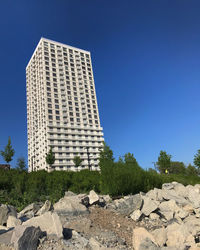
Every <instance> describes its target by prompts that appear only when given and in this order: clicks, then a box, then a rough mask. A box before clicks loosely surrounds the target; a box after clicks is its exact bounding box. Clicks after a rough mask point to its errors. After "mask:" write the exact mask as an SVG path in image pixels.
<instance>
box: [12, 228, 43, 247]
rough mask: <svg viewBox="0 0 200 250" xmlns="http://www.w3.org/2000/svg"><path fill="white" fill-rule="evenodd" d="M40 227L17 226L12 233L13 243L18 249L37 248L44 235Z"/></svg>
mask: <svg viewBox="0 0 200 250" xmlns="http://www.w3.org/2000/svg"><path fill="white" fill-rule="evenodd" d="M42 235H43V234H42V231H41V230H40V228H39V227H38V228H35V227H26V226H23V225H20V226H17V227H16V228H15V229H14V231H13V234H12V238H11V243H13V244H14V247H15V249H16V250H36V249H37V244H38V240H39V238H40V237H42Z"/></svg>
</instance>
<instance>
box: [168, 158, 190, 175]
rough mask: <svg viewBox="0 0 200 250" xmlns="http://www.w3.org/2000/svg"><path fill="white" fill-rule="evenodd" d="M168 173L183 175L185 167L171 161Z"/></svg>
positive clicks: (182, 164) (178, 162)
mask: <svg viewBox="0 0 200 250" xmlns="http://www.w3.org/2000/svg"><path fill="white" fill-rule="evenodd" d="M169 172H170V174H185V173H186V167H185V165H184V163H183V162H180V161H171V163H170V168H169Z"/></svg>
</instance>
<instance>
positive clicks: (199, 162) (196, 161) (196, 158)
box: [193, 150, 200, 171]
mask: <svg viewBox="0 0 200 250" xmlns="http://www.w3.org/2000/svg"><path fill="white" fill-rule="evenodd" d="M193 162H194V165H195V166H196V167H197V168H198V170H199V171H200V150H198V151H197V154H196V155H195V156H194V160H193Z"/></svg>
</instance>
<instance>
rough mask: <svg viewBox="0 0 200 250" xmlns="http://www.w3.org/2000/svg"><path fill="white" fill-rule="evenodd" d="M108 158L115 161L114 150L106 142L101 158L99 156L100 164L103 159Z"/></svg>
mask: <svg viewBox="0 0 200 250" xmlns="http://www.w3.org/2000/svg"><path fill="white" fill-rule="evenodd" d="M105 160H108V161H111V162H113V161H114V157H113V151H112V150H111V149H110V147H109V146H108V145H106V143H105V142H104V143H103V148H102V150H101V151H100V158H99V162H100V165H101V163H102V162H103V161H105Z"/></svg>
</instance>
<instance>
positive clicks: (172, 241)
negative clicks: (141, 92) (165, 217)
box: [166, 223, 190, 249]
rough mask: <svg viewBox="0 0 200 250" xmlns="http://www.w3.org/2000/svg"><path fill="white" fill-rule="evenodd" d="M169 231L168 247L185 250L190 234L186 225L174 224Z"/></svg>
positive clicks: (169, 226) (167, 229) (169, 227)
mask: <svg viewBox="0 0 200 250" xmlns="http://www.w3.org/2000/svg"><path fill="white" fill-rule="evenodd" d="M166 231H167V241H166V244H167V246H171V247H177V248H179V249H184V245H185V244H184V243H185V242H186V241H187V238H188V236H189V235H190V232H189V231H188V228H187V227H186V226H185V225H184V224H181V225H180V224H178V223H172V224H171V225H168V226H167V228H166Z"/></svg>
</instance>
